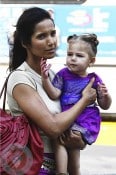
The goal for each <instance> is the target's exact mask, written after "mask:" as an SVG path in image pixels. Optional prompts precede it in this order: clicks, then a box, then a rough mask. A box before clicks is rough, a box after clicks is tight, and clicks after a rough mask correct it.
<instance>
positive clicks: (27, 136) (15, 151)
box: [0, 73, 43, 175]
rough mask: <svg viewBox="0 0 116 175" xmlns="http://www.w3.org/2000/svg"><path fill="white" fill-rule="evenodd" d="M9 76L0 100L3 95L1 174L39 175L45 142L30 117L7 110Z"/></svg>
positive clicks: (0, 118) (1, 113)
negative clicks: (14, 114)
mask: <svg viewBox="0 0 116 175" xmlns="http://www.w3.org/2000/svg"><path fill="white" fill-rule="evenodd" d="M10 74H11V73H10ZM10 74H9V76H10ZM9 76H8V77H7V78H6V81H5V83H4V85H3V88H2V90H1V93H0V99H1V97H2V95H3V108H2V109H0V174H1V175H8V174H9V175H18V174H23V175H38V173H39V170H40V168H41V165H42V162H43V142H42V140H41V137H40V135H39V132H38V128H37V126H36V125H35V124H34V123H33V122H32V121H30V120H29V119H28V117H26V116H25V115H21V116H15V117H14V116H12V115H11V114H10V113H8V112H7V111H6V110H5V101H6V89H7V81H8V78H9Z"/></svg>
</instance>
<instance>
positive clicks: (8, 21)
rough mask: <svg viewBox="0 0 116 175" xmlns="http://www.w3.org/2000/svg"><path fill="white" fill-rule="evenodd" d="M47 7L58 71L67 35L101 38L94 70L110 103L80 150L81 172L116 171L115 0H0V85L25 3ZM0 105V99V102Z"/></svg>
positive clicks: (94, 174)
mask: <svg viewBox="0 0 116 175" xmlns="http://www.w3.org/2000/svg"><path fill="white" fill-rule="evenodd" d="M33 6H37V7H42V8H45V9H46V10H49V12H50V13H51V15H52V17H53V18H54V20H55V24H56V30H57V37H58V49H57V55H56V57H55V58H54V59H51V60H50V61H49V62H50V63H51V64H52V69H53V70H54V71H58V70H59V69H61V68H62V67H64V65H65V57H66V38H67V36H68V35H72V34H74V33H75V34H77V35H78V34H81V33H95V34H97V36H98V39H99V41H100V43H99V46H98V54H97V57H96V63H95V65H94V66H92V67H91V68H89V69H88V71H90V72H91V71H94V72H96V73H97V74H98V75H100V77H102V79H103V80H104V83H105V84H106V85H107V87H108V90H109V92H110V94H111V96H112V105H111V107H110V108H109V109H108V110H106V111H104V110H101V114H102V125H101V131H100V134H99V137H98V139H97V141H96V143H95V144H93V145H92V146H88V147H87V148H86V149H85V150H83V151H82V152H81V171H82V175H116V90H115V89H116V88H115V86H116V85H115V84H116V29H115V26H116V24H115V21H116V20H115V9H116V1H115V0H110V1H108V0H107V1H106V0H102V1H101V0H64V1H63V0H28V1H27V0H0V89H1V87H2V84H3V82H4V79H5V77H6V76H7V74H8V71H7V69H8V63H9V52H10V48H11V47H12V44H13V40H12V34H13V32H14V31H15V24H16V21H17V19H18V17H19V16H20V14H21V13H22V12H23V10H24V9H26V8H28V7H33ZM0 105H2V104H1V102H0Z"/></svg>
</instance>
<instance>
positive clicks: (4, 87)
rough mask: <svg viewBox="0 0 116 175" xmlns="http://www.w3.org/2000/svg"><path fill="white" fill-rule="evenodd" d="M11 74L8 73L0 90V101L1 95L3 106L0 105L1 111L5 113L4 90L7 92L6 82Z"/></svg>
mask: <svg viewBox="0 0 116 175" xmlns="http://www.w3.org/2000/svg"><path fill="white" fill-rule="evenodd" d="M11 73H12V72H10V73H9V75H8V76H7V77H6V80H5V82H4V84H3V87H2V89H1V92H0V99H1V97H2V95H3V104H2V109H3V110H4V111H5V103H6V90H7V82H8V78H9V76H10V75H11Z"/></svg>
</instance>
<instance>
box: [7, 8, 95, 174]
mask: <svg viewBox="0 0 116 175" xmlns="http://www.w3.org/2000/svg"><path fill="white" fill-rule="evenodd" d="M56 49H57V38H56V31H55V24H54V21H53V19H52V18H51V17H50V15H49V13H48V12H47V11H46V10H44V9H41V8H37V7H33V8H30V9H27V10H25V11H24V12H23V14H22V15H21V16H20V17H19V19H18V22H17V24H16V31H15V34H14V46H13V50H12V54H11V55H12V57H11V58H10V65H9V69H10V71H13V70H16V69H18V70H19V71H18V70H17V71H14V72H13V73H12V74H11V75H10V77H9V80H8V86H7V97H8V105H9V108H10V111H11V113H12V114H13V115H14V116H17V115H20V114H23V113H24V114H26V115H27V116H28V117H29V118H30V119H31V120H32V121H33V122H35V123H36V124H37V125H38V128H39V129H40V133H41V136H42V139H43V142H44V162H43V165H42V168H41V170H40V173H39V170H38V174H39V175H40V174H50V175H52V174H55V171H54V162H53V161H54V160H53V151H52V146H51V142H50V139H49V138H56V137H58V136H60V135H61V134H62V133H63V132H64V131H65V130H66V129H67V128H68V127H69V126H70V124H71V123H72V122H73V121H74V120H75V118H76V116H77V115H79V114H80V113H81V111H82V110H83V109H84V108H85V107H86V106H87V105H88V104H90V103H91V102H92V101H95V99H96V92H95V90H93V89H92V88H91V86H92V84H93V81H94V80H91V82H90V84H89V85H88V86H87V87H86V88H85V90H84V91H83V95H82V98H81V99H80V100H79V102H78V103H76V104H75V105H74V106H73V107H72V108H71V109H70V110H68V111H65V112H62V113H60V110H61V109H60V105H59V101H52V100H51V99H50V98H49V97H48V96H47V94H46V92H45V91H44V89H43V87H42V82H41V67H40V61H41V58H44V59H50V58H53V57H54V56H55V54H56ZM49 76H50V78H51V79H52V78H53V76H54V74H53V72H52V71H50V73H49ZM60 140H61V142H62V144H66V145H67V146H68V147H71V148H72V147H78V148H79V149H82V148H83V147H84V146H85V144H84V142H83V140H82V138H81V135H80V133H78V132H76V133H72V132H71V133H70V136H69V137H68V138H67V137H65V135H62V136H61V137H60ZM38 154H39V153H38ZM36 174H37V173H36V172H35V175H36Z"/></svg>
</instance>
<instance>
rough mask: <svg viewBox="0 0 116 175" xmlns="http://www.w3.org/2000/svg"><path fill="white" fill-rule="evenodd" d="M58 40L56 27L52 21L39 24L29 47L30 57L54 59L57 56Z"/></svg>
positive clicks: (48, 20)
mask: <svg viewBox="0 0 116 175" xmlns="http://www.w3.org/2000/svg"><path fill="white" fill-rule="evenodd" d="M56 49H57V38H56V30H55V26H54V24H53V22H52V20H50V19H45V20H44V21H42V22H40V23H38V24H37V25H36V26H35V29H34V33H33V35H32V37H31V44H30V45H29V46H28V47H27V53H28V56H31V57H35V58H36V57H37V58H45V59H49V58H53V57H54V56H55V54H56Z"/></svg>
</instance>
